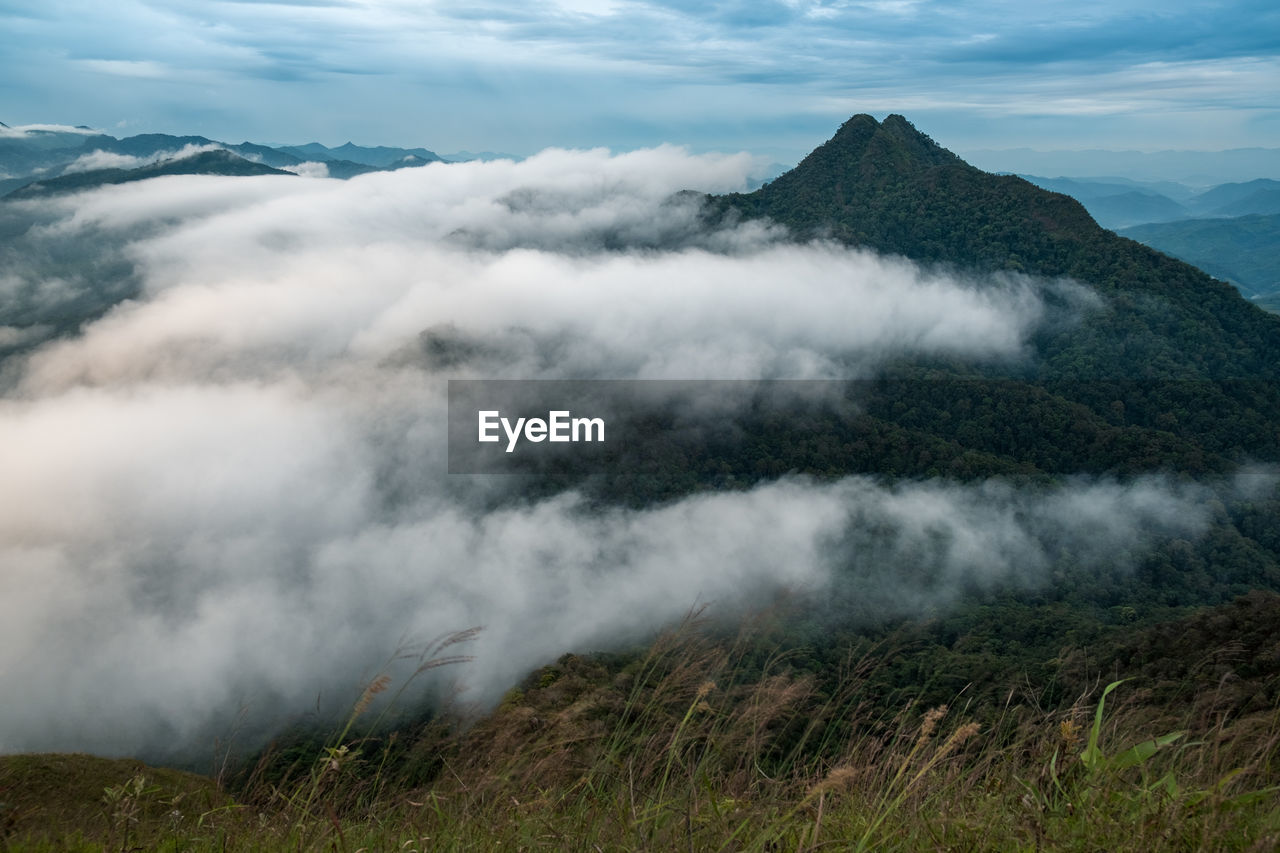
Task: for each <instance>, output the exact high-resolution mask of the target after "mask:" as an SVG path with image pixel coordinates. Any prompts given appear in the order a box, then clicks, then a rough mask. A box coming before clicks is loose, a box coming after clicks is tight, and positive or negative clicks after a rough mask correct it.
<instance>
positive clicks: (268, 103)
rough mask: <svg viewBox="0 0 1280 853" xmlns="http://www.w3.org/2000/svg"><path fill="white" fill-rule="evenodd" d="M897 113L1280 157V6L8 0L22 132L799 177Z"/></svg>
mask: <svg viewBox="0 0 1280 853" xmlns="http://www.w3.org/2000/svg"><path fill="white" fill-rule="evenodd" d="M859 112H869V113H871V114H873V115H875V116H877V117H882V116H884V115H885V114H887V113H890V112H899V113H902V114H904V115H906V116H907V117H908V118H909V119H911V120H912V121H913V122H914V123H915V124H916V126H917V127H919V128H920V129H921V130H924V131H925V132H927V133H929V134H930V135H932V136H933V137H934V138H935V139H937V140H938V141H939V142H940V143H942V144H944V145H946V146H947V147H950V148H952V149H953V150H956V151H957V152H959V153H961V154H963V153H964V152H965V151H966V150H973V149H980V148H1013V147H1021V146H1026V147H1033V148H1041V149H1055V148H1060V149H1078V148H1110V149H1138V150H1158V149H1166V148H1186V149H1222V148H1233V147H1246V146H1263V147H1277V146H1280V4H1277V3H1276V2H1275V0H1264V2H1255V0H1243V1H1242V2H1220V3H1199V4H1194V5H1190V4H1188V5H1182V6H1178V7H1176V8H1172V9H1171V8H1170V4H1168V3H1167V2H1147V0H1127V1H1126V0H1110V2H1094V0H1077V2H1071V3H1057V2H1050V3H1039V4H1032V3H1026V2H1003V0H983V2H972V3H943V2H929V0H866V1H865V2H845V0H783V2H733V0H728V1H727V2H720V3H693V2H681V0H654V2H647V1H645V0H641V2H630V0H553V2H538V0H528V2H502V1H501V0H477V2H473V3H448V2H444V3H441V2H411V1H410V0H368V2H354V1H353V0H352V1H349V0H276V2H263V0H212V2H210V0H170V2H148V0H113V2H111V3H101V2H97V0H95V2H81V0H0V121H4V122H5V123H7V124H10V125H18V124H29V123H63V124H87V125H91V126H93V127H97V128H102V129H104V130H106V131H108V132H111V133H113V134H115V135H127V134H132V133H142V132H153V131H154V132H168V133H198V134H203V135H206V136H210V137H214V138H219V139H224V140H227V141H232V142H238V141H241V140H243V139H252V140H254V141H261V142H271V143H298V142H307V141H312V140H316V141H320V142H323V143H326V144H329V145H336V144H340V143H342V142H346V141H348V140H353V141H355V142H357V143H360V144H379V143H381V144H396V145H406V146H408V145H422V146H425V147H428V148H431V149H433V150H435V151H438V152H441V153H446V152H451V151H455V150H458V149H470V150H484V149H487V150H494V151H503V152H511V153H516V154H527V153H532V152H534V151H536V150H539V149H541V148H543V147H546V146H549V145H560V146H568V147H586V146H596V145H604V146H609V147H612V148H615V149H627V148H634V147H639V146H648V145H653V144H657V143H660V142H672V143H676V144H683V145H688V146H689V147H691V148H692V149H694V150H714V149H719V150H740V149H749V150H753V151H757V152H763V153H766V154H769V155H771V156H774V157H775V158H776V159H780V160H783V161H784V162H785V161H786V160H788V159H789V158H790V159H794V158H796V157H798V156H800V155H802V154H803V153H804V152H806V151H807V150H809V149H810V148H812V147H813V146H814V145H815V144H817V143H818V142H820V141H822V140H823V139H825V138H827V137H828V136H830V134H831V133H832V132H833V131H834V130H835V128H836V127H837V126H838V125H839V123H840V122H841V121H843V120H844V119H845V118H847V117H848V116H850V115H852V114H854V113H859Z"/></svg>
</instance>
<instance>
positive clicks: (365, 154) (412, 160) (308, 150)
mask: <svg viewBox="0 0 1280 853" xmlns="http://www.w3.org/2000/svg"><path fill="white" fill-rule="evenodd" d="M278 150H279V151H282V152H284V153H287V154H291V155H294V156H296V157H300V158H303V159H307V160H319V161H321V162H324V161H328V160H346V161H349V162H352V163H360V164H362V165H365V166H372V167H374V168H376V169H385V168H388V167H396V168H399V167H401V166H404V165H414V166H422V165H425V164H427V163H436V162H440V161H442V160H443V159H444V158H442V157H440V155H438V154H436V153H435V152H434V151H428V150H427V149H425V148H391V147H387V146H385V145H378V146H376V147H373V148H365V147H363V146H360V145H355V144H353V143H351V142H347V143H345V144H343V145H339V146H338V147H337V148H328V147H326V146H324V145H321V144H320V143H319V142H308V143H307V144H306V145H292V146H290V145H286V146H282V147H281V148H279V149H278Z"/></svg>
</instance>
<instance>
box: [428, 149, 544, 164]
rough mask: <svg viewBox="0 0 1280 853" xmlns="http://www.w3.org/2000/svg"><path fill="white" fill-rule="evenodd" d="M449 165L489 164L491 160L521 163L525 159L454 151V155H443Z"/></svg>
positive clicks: (497, 154)
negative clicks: (476, 162) (477, 162)
mask: <svg viewBox="0 0 1280 853" xmlns="http://www.w3.org/2000/svg"><path fill="white" fill-rule="evenodd" d="M440 156H441V157H443V158H444V159H445V160H446V161H447V162H449V163H470V162H471V161H473V160H479V161H481V162H483V163H488V162H489V161H491V160H514V161H516V162H517V163H519V162H520V161H521V160H523V159H524V158H523V157H521V156H519V155H516V154H503V153H501V152H500V151H454V152H453V153H452V154H441V155H440Z"/></svg>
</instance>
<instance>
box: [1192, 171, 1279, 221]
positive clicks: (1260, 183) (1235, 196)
mask: <svg viewBox="0 0 1280 853" xmlns="http://www.w3.org/2000/svg"><path fill="white" fill-rule="evenodd" d="M1188 207H1190V209H1191V210H1192V211H1193V212H1194V213H1196V214H1197V215H1199V216H1202V217H1207V216H1248V215H1250V214H1254V213H1264V214H1265V213H1280V181H1273V180H1271V179H1269V178H1259V179H1257V180H1254V181H1247V182H1245V183H1236V184H1222V185H1220V186H1216V187H1214V188H1213V189H1210V190H1207V191H1205V192H1203V193H1200V194H1199V195H1197V196H1195V197H1194V198H1193V199H1191V201H1190V203H1189V205H1188Z"/></svg>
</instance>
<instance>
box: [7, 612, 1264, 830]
mask: <svg viewBox="0 0 1280 853" xmlns="http://www.w3.org/2000/svg"><path fill="white" fill-rule="evenodd" d="M1277 606H1280V597H1276V596H1273V595H1255V596H1252V597H1251V598H1250V600H1242V601H1241V602H1237V603H1235V604H1232V605H1228V606H1226V607H1224V608H1218V609H1216V610H1212V611H1204V612H1202V613H1199V614H1196V615H1195V616H1193V617H1191V618H1189V619H1184V620H1182V621H1181V622H1178V623H1172V624H1166V625H1163V626H1157V627H1155V628H1153V629H1152V630H1151V631H1147V632H1145V633H1143V634H1142V636H1138V635H1137V634H1135V635H1133V636H1131V637H1130V648H1131V649H1132V648H1138V647H1140V646H1142V644H1143V643H1150V642H1152V641H1156V642H1164V643H1165V644H1166V645H1170V646H1171V645H1172V643H1173V641H1174V639H1175V638H1176V637H1185V636H1194V637H1195V638H1196V639H1197V641H1199V642H1202V643H1212V642H1213V641H1214V637H1213V636H1212V629H1213V627H1214V626H1215V625H1216V626H1218V627H1219V628H1220V629H1222V630H1225V631H1226V632H1228V633H1230V632H1234V631H1237V630H1239V627H1240V626H1239V623H1240V621H1241V619H1243V618H1253V617H1257V616H1259V615H1262V616H1266V615H1268V614H1270V615H1274V614H1273V613H1272V609H1274V608H1275V607H1277ZM1242 614H1251V615H1250V616H1249V617H1245V616H1243V615H1242ZM1271 625H1272V626H1275V625H1276V623H1275V622H1274V621H1273V622H1271ZM776 627H777V625H776V618H775V617H774V616H770V617H767V618H762V619H761V620H759V621H757V622H754V623H752V624H751V625H750V626H748V628H747V629H744V630H743V631H742V632H741V633H740V634H738V635H737V636H736V637H730V636H727V635H725V634H724V633H723V632H721V631H718V630H717V629H716V628H715V626H713V625H710V624H707V623H705V622H701V621H698V620H691V621H690V623H689V624H686V625H685V626H683V627H682V628H681V629H680V630H678V631H676V632H673V633H671V634H669V635H666V636H663V637H661V638H659V639H658V640H657V641H656V642H655V643H654V644H653V645H652V646H651V647H649V648H648V649H647V650H645V651H644V652H643V653H641V654H636V655H612V656H590V657H579V656H566V657H564V658H562V659H561V660H560V661H558V662H557V663H556V664H555V665H554V666H549V667H546V668H544V669H542V670H540V671H538V672H536V673H534V674H533V675H532V676H530V678H529V679H528V680H527V681H526V682H525V683H524V684H523V685H522V686H521V687H520V688H519V689H515V690H512V691H511V692H510V693H509V694H508V695H507V696H506V698H505V700H504V701H503V703H502V704H501V706H500V707H499V708H498V709H496V710H495V711H493V712H492V713H490V714H488V715H486V716H485V717H483V718H482V719H479V720H478V721H472V722H471V724H469V725H466V726H463V725H460V721H458V720H453V719H445V718H441V717H437V718H434V719H430V720H424V721H418V722H416V723H414V724H412V725H405V724H400V725H397V726H395V727H388V726H386V725H384V724H377V723H375V721H376V720H377V719H379V718H382V719H383V720H385V719H386V717H385V716H384V715H385V713H386V712H387V711H389V710H390V706H388V705H387V703H385V702H382V703H380V702H379V700H380V699H384V698H385V696H386V695H387V694H389V693H391V692H393V691H392V690H391V689H389V688H393V687H394V686H393V685H391V684H389V680H388V679H387V678H379V679H375V680H374V681H373V682H371V683H370V684H369V685H368V686H367V687H366V689H365V691H364V693H363V694H362V695H361V696H360V697H359V699H358V700H357V702H356V703H355V705H354V707H353V710H352V713H351V717H350V719H349V720H348V721H346V724H345V725H344V726H343V727H341V730H340V731H339V732H335V733H333V734H332V735H330V736H329V737H328V738H327V739H317V738H315V737H314V736H311V735H306V734H303V733H295V736H293V737H291V738H287V739H283V740H282V741H281V742H279V743H278V744H276V745H275V747H273V748H272V749H271V750H268V751H267V752H266V753H264V754H262V755H260V756H258V757H257V759H256V760H255V761H254V762H252V763H250V764H247V765H245V767H244V768H243V770H242V772H241V774H240V775H239V776H238V777H236V778H230V777H228V778H227V779H225V780H222V781H223V783H224V784H222V785H220V784H218V783H215V781H214V780H213V779H209V778H204V777H198V776H195V775H192V774H188V773H180V772H177V771H171V770H163V769H155V768H148V767H145V766H143V765H141V764H139V763H138V762H131V761H108V760H106V759H96V758H91V757H88V756H43V755H38V756H10V757H7V758H4V759H0V802H2V803H3V806H0V809H3V811H0V821H3V823H0V826H2V827H3V835H2V836H0V837H2V838H4V839H5V844H4V845H0V848H2V847H7V849H10V850H110V851H115V850H121V851H123V850H137V849H145V850H151V849H157V850H172V851H179V850H209V849H217V850H224V849H225V850H258V849H268V850H271V849H281V850H285V849H288V850H346V851H356V850H404V851H409V850H433V849H476V850H491V849H513V850H533V849H547V850H559V849H568V850H584V851H593V850H665V849H672V850H674V849H679V850H760V851H766V850H768V851H772V850H820V849H874V850H934V849H947V850H990V849H997V850H1095V849H1105V850H1215V849H1223V850H1270V849H1275V847H1276V845H1277V844H1280V796H1278V795H1277V784H1278V783H1280V764H1278V762H1277V759H1278V758H1280V711H1277V708H1276V703H1275V702H1274V701H1273V698H1274V696H1273V693H1274V690H1275V689H1276V669H1277V667H1280V660H1268V659H1258V658H1255V659H1253V660H1244V659H1243V656H1242V655H1240V654H1239V653H1238V651H1239V650H1238V648H1237V654H1236V655H1235V660H1236V662H1237V663H1238V664H1240V665H1241V666H1240V667H1239V671H1238V672H1237V671H1235V670H1230V669H1228V670H1223V669H1222V666H1221V664H1222V661H1223V660H1224V658H1223V657H1222V654H1226V655H1227V656H1228V658H1230V657H1231V642H1230V641H1229V640H1228V641H1227V642H1226V644H1225V645H1224V646H1223V647H1222V648H1219V649H1212V648H1208V647H1202V649H1201V650H1202V651H1203V652H1204V655H1205V657H1204V660H1203V661H1202V667H1201V668H1202V669H1203V670H1205V671H1203V672H1198V673H1188V672H1177V673H1172V675H1173V677H1174V678H1176V679H1177V681H1178V683H1180V684H1182V685H1183V686H1184V688H1185V690H1184V692H1183V694H1182V695H1178V696H1169V695H1164V694H1162V693H1161V690H1160V684H1161V680H1160V677H1159V675H1158V670H1159V669H1160V663H1159V660H1157V659H1152V660H1150V661H1148V664H1147V665H1145V668H1144V665H1143V664H1142V662H1141V661H1140V660H1139V659H1137V658H1132V659H1131V667H1132V669H1133V671H1134V672H1137V673H1138V677H1135V678H1133V679H1131V680H1124V681H1115V682H1109V683H1104V681H1103V680H1102V677H1101V676H1099V674H1098V670H1097V669H1094V670H1093V672H1092V675H1090V674H1087V673H1085V674H1081V673H1080V672H1079V671H1078V668H1077V671H1076V672H1075V674H1072V673H1071V672H1070V670H1071V668H1072V667H1071V664H1070V662H1071V661H1076V662H1077V663H1078V660H1079V654H1078V653H1077V654H1076V655H1074V656H1073V655H1071V654H1068V655H1064V658H1063V660H1064V664H1063V667H1064V669H1063V675H1062V676H1061V677H1062V679H1063V680H1064V681H1065V682H1068V683H1072V684H1079V685H1082V689H1081V691H1080V693H1079V694H1078V695H1077V696H1076V697H1075V698H1074V699H1073V700H1072V701H1070V702H1066V703H1061V704H1060V705H1058V706H1056V707H1046V706H1044V705H1043V704H1042V702H1041V700H1042V699H1043V697H1044V696H1045V695H1046V694H1045V692H1044V691H1043V690H1042V689H1040V688H1039V686H1037V685H1033V684H1030V683H1023V684H1018V683H1009V684H1004V685H1000V688H999V689H998V690H990V689H983V690H978V689H977V688H979V687H984V685H970V686H968V687H963V688H962V689H960V690H959V691H957V692H956V693H955V695H954V696H953V700H952V701H951V702H950V703H949V704H948V705H946V706H930V705H926V704H923V703H921V702H919V701H912V700H909V699H908V700H906V701H904V702H902V703H901V704H900V705H898V706H897V707H894V706H895V705H897V704H898V702H899V700H900V698H901V697H898V696H894V697H888V696H886V694H885V693H884V692H883V689H882V680H883V673H884V672H885V670H886V667H887V666H889V665H890V664H893V663H895V660H896V663H897V664H899V665H900V664H901V663H902V661H901V657H902V656H903V655H904V654H906V653H905V652H903V651H902V649H900V648H895V647H893V646H892V645H891V644H890V643H888V642H886V640H885V639H882V640H880V641H876V642H868V643H867V644H863V645H856V644H855V645H849V646H847V653H848V654H847V656H846V658H845V660H844V662H843V664H842V665H840V666H839V667H836V668H835V669H836V670H838V671H827V672H826V674H825V675H824V676H821V677H820V676H819V675H817V674H815V673H813V672H809V671H806V670H805V669H804V668H803V667H797V666H796V665H795V663H796V660H797V656H796V655H795V654H792V653H787V652H775V653H772V654H765V653H764V652H763V649H764V642H763V641H764V640H766V639H768V638H771V636H772V634H773V631H774V630H775V628H776ZM1197 632H1198V633H1197ZM1206 632H1209V633H1206ZM1275 632H1276V629H1275V628H1274V627H1273V628H1272V630H1271V642H1272V643H1273V644H1274V640H1275ZM1144 637H1145V639H1144ZM1162 638H1163V639H1162ZM1219 639H1221V638H1219ZM1117 648H1118V647H1117ZM1263 657H1265V655H1264V656H1263ZM1271 657H1276V655H1275V653H1274V650H1273V651H1272V652H1271ZM1153 667H1154V668H1153ZM985 687H990V685H987V686H985ZM971 688H972V689H971ZM979 694H981V695H994V696H999V697H1001V698H1000V699H999V700H998V701H985V700H984V701H979V700H975V699H974V698H972V697H973V696H974V695H979ZM1242 697H1244V698H1242ZM1260 697H1261V698H1260ZM1268 697H1271V698H1268ZM380 706H381V707H380ZM362 726H367V728H363V729H362ZM224 787H225V788H226V790H223V789H222V788H224Z"/></svg>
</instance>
